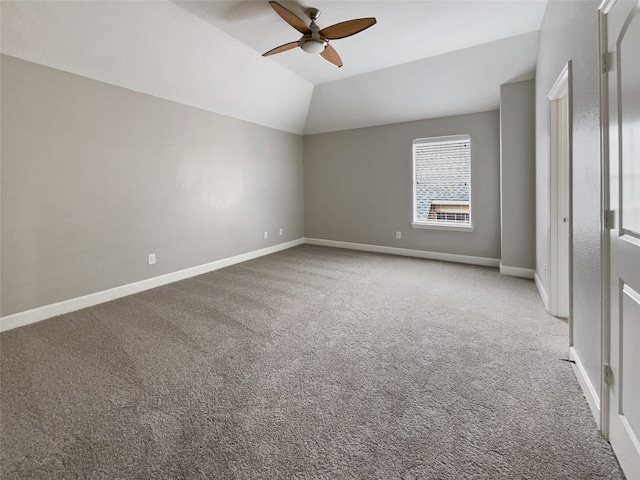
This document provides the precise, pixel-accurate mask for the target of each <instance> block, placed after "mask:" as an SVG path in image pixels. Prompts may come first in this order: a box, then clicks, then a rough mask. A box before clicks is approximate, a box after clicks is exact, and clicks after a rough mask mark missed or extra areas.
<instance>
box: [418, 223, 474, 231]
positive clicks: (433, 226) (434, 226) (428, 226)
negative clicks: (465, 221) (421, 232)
mask: <svg viewBox="0 0 640 480" xmlns="http://www.w3.org/2000/svg"><path fill="white" fill-rule="evenodd" d="M411 226H412V227H413V228H423V229H425V230H449V231H452V232H473V225H455V224H448V223H435V222H434V223H423V222H412V223H411Z"/></svg>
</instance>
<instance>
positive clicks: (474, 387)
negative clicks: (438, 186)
mask: <svg viewBox="0 0 640 480" xmlns="http://www.w3.org/2000/svg"><path fill="white" fill-rule="evenodd" d="M0 341H1V350H0V353H1V361H2V363H1V379H0V380H1V383H0V387H1V409H0V413H1V417H0V419H1V432H0V433H1V444H0V448H1V452H2V453H1V457H0V461H1V469H0V476H1V477H2V478H3V479H4V480H9V479H31V478H39V479H40V478H41V479H57V478H74V479H76V478H82V479H98V478H100V479H102V478H105V479H115V478H119V479H129V478H135V479H182V478H184V479H191V478H193V479H200V478H202V479H281V478H282V479H284V478H287V479H289V478H300V479H302V478H307V479H310V478H313V479H342V478H349V479H355V478H362V479H467V478H468V479H484V478H486V479H505V478H509V479H520V478H523V479H524V478H526V479H544V480H549V479H554V480H555V479H572V480H573V479H602V478H608V479H621V478H623V475H622V473H621V471H620V469H619V467H618V464H617V462H616V459H615V457H614V455H613V453H612V451H611V449H610V447H609V445H608V444H607V443H606V442H605V441H604V440H603V439H602V438H601V437H600V435H599V433H598V431H597V429H596V425H595V423H594V421H593V419H592V417H591V415H590V413H589V411H588V407H587V404H586V401H585V399H584V398H583V396H582V394H581V391H580V389H579V387H578V384H577V381H576V378H575V376H574V374H573V371H572V368H571V365H570V364H569V363H567V362H563V361H560V359H561V358H566V357H567V350H568V333H567V324H566V322H564V321H561V320H558V319H556V318H554V317H551V316H549V315H547V314H546V313H545V311H544V308H543V306H542V303H541V301H540V299H539V297H538V294H537V292H536V289H535V286H534V284H533V282H531V281H528V280H523V279H518V278H513V277H507V276H501V275H500V274H499V273H498V271H497V270H496V269H491V268H484V267H474V266H469V265H457V264H451V263H443V262H434V261H427V260H420V259H412V258H403V257H394V256H387V255H378V254H370V253H363V252H355V251H348V250H338V249H331V248H324V247H314V246H310V245H303V246H300V247H296V248H293V249H290V250H287V251H284V252H280V253H277V254H274V255H270V256H267V257H262V258H259V259H256V260H252V261H250V262H246V263H243V264H239V265H236V266H233V267H229V268H226V269H223V270H218V271H216V272H212V273H209V274H206V275H202V276H199V277H194V278H192V279H188V280H184V281H182V282H178V283H174V284H171V285H167V286H165V287H161V288H157V289H154V290H149V291H147V292H143V293H140V294H137V295H133V296H130V297H127V298H123V299H119V300H116V301H113V302H109V303H106V304H102V305H99V306H96V307H92V308H88V309H86V310H82V311H79V312H75V313H72V314H68V315H63V316H60V317H56V318H53V319H50V320H46V321H44V322H41V323H37V324H34V325H31V326H28V327H23V328H19V329H16V330H11V331H8V332H5V333H3V334H2V335H1V336H0Z"/></svg>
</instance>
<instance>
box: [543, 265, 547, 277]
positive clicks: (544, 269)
mask: <svg viewBox="0 0 640 480" xmlns="http://www.w3.org/2000/svg"><path fill="white" fill-rule="evenodd" d="M542 273H544V274H545V275H546V274H547V264H546V263H545V264H544V265H542Z"/></svg>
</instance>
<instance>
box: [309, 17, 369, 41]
mask: <svg viewBox="0 0 640 480" xmlns="http://www.w3.org/2000/svg"><path fill="white" fill-rule="evenodd" d="M375 24H376V19H375V18H373V17H370V18H356V19H355V20H347V21H346V22H340V23H336V24H335V25H331V26H329V27H326V28H323V29H322V30H320V36H322V37H324V38H326V39H327V40H337V39H339V38H345V37H350V36H351V35H355V34H356V33H360V32H361V31H363V30H366V29H367V28H369V27H372V26H373V25H375Z"/></svg>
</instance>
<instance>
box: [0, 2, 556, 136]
mask: <svg viewBox="0 0 640 480" xmlns="http://www.w3.org/2000/svg"><path fill="white" fill-rule="evenodd" d="M280 3H282V4H283V5H284V6H286V7H287V8H288V9H290V10H291V11H292V12H293V13H295V14H296V15H298V16H299V17H300V18H301V19H305V18H306V17H305V11H306V9H307V8H308V7H312V6H313V7H315V8H318V9H320V12H321V16H320V18H319V19H318V22H317V23H318V25H319V26H320V27H324V26H327V25H331V24H334V23H337V22H341V21H343V20H348V19H352V18H360V17H372V16H373V17H376V19H377V24H376V25H374V26H373V27H371V28H369V29H367V30H365V31H364V32H361V33H359V34H357V35H355V36H352V37H348V38H344V39H340V40H335V41H332V42H331V45H332V46H334V47H335V48H336V50H338V52H339V53H340V55H341V57H342V60H343V62H344V66H343V67H341V68H336V67H335V66H333V65H331V64H329V63H328V62H326V61H324V60H323V59H322V58H320V57H319V56H317V55H310V54H307V53H305V52H303V51H302V50H300V49H298V48H295V49H293V50H289V51H287V52H284V53H281V54H278V55H273V56H269V57H262V56H261V54H262V53H264V52H265V51H267V50H269V49H271V48H273V47H276V46H278V45H281V44H283V43H287V42H291V41H295V40H297V39H298V38H299V37H300V33H299V32H297V31H296V30H294V29H293V28H292V27H291V26H289V25H287V23H285V22H284V20H282V19H281V18H280V17H279V16H278V15H277V14H276V13H275V12H274V11H273V10H272V8H271V7H270V6H269V4H268V2H267V1H261V2H254V1H242V0H235V1H213V2H210V1H180V0H175V1H164V0H163V1H154V2H140V1H131V2H129V1H118V2H115V1H102V0H91V1H90V0H86V1H81V2H59V1H46V0H45V1H40V2H24V1H6V0H3V1H2V2H1V3H0V9H1V11H0V15H1V17H2V25H1V26H2V30H1V38H0V40H1V43H0V48H1V51H2V53H4V54H7V55H11V56H15V57H18V58H23V59H25V60H29V61H32V62H35V63H40V64H43V65H46V66H50V67H53V68H57V69H61V70H65V71H69V72H72V73H76V74H79V75H83V76H86V77H89V78H93V79H96V80H100V81H103V82H107V83H110V84H113V85H117V86H121V87H125V88H129V89H133V90H136V91H139V92H142V93H147V94H150V95H155V96H158V97H161V98H166V99H169V100H173V101H178V102H181V103H184V104H187V105H191V106H194V107H198V108H202V109H205V110H209V111H212V112H216V113H221V114H224V115H228V116H231V117H235V118H240V119H243V120H247V121H250V122H254V123H258V124H261V125H266V126H269V127H273V128H277V129H281V130H285V131H289V132H294V133H299V134H302V133H305V134H307V133H319V132H326V131H333V130H343V129H349V128H357V127H364V126H370V125H380V124H387V123H397V122H403V121H409V120H416V119H422V118H434V117H439V116H447V115H456V114H461V113H471V112H478V111H484V110H490V109H494V108H498V105H499V90H500V85H501V84H503V83H506V82H511V81H517V80H523V79H528V78H533V74H534V68H535V59H536V55H537V31H538V30H539V28H540V25H541V23H542V17H543V15H544V10H545V8H546V0H533V1H529V0H503V1H487V0H475V1H456V0H449V1H443V0H440V1H432V0H425V1H420V0H416V1H395V0H385V1H370V0H367V1H326V0H322V1H311V2H308V1H305V2H304V3H300V2H287V1H282V2H280Z"/></svg>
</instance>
